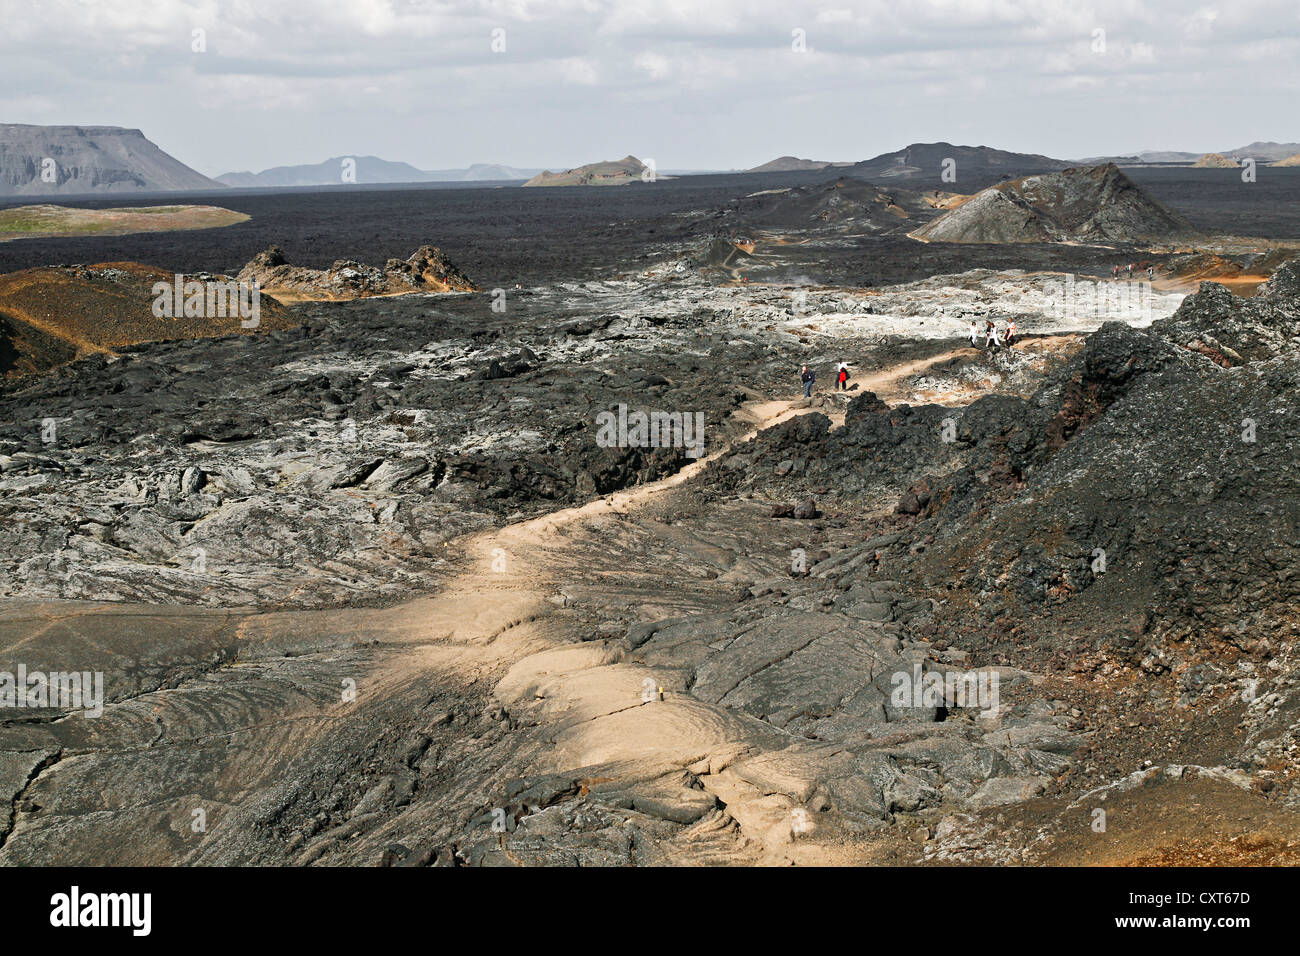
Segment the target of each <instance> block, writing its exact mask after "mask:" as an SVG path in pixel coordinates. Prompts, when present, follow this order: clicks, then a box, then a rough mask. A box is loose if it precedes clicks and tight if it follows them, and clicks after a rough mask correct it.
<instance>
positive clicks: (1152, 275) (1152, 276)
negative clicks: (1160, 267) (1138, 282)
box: [1147, 266, 1156, 282]
mask: <svg viewBox="0 0 1300 956" xmlns="http://www.w3.org/2000/svg"><path fill="white" fill-rule="evenodd" d="M1147 281H1148V282H1155V281H1156V267H1155V266H1147Z"/></svg>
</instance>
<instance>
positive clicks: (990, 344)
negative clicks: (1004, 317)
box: [984, 319, 998, 349]
mask: <svg viewBox="0 0 1300 956" xmlns="http://www.w3.org/2000/svg"><path fill="white" fill-rule="evenodd" d="M997 344H998V330H997V326H995V325H994V324H993V320H992V319H989V320H988V321H987V322H986V323H984V347H985V348H986V349H996V348H997Z"/></svg>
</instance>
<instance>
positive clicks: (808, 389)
mask: <svg viewBox="0 0 1300 956" xmlns="http://www.w3.org/2000/svg"><path fill="white" fill-rule="evenodd" d="M799 381H801V382H803V397H804V398H812V387H813V382H815V381H817V373H816V372H814V371H813V370H812V369H810V368H809V367H808V366H807V365H805V366H804V367H803V374H802V375H800V376H799Z"/></svg>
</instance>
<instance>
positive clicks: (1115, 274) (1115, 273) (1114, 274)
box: [1110, 266, 1119, 279]
mask: <svg viewBox="0 0 1300 956" xmlns="http://www.w3.org/2000/svg"><path fill="white" fill-rule="evenodd" d="M1110 277H1111V278H1112V279H1118V278H1119V266H1111V267H1110Z"/></svg>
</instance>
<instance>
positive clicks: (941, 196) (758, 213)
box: [726, 177, 952, 235]
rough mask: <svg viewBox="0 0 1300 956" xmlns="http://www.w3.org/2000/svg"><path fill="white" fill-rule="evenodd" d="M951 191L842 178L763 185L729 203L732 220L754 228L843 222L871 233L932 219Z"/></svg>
mask: <svg viewBox="0 0 1300 956" xmlns="http://www.w3.org/2000/svg"><path fill="white" fill-rule="evenodd" d="M951 198H952V194H950V193H939V192H936V191H934V190H931V191H930V192H927V193H921V192H917V191H913V190H910V189H899V188H892V187H885V186H876V185H873V184H871V183H864V182H862V181H861V180H860V179H851V178H848V177H841V178H840V179H837V180H835V181H834V182H830V183H815V184H812V185H808V186H795V187H792V188H789V189H773V190H764V191H762V192H758V193H752V194H750V195H748V196H745V197H744V198H742V199H738V200H736V201H734V202H732V203H730V204H729V205H728V206H727V207H726V210H727V215H728V216H730V217H733V218H732V219H731V221H732V222H734V223H736V224H739V225H742V226H745V227H747V228H750V229H778V230H796V229H811V228H824V227H828V226H829V227H836V226H838V227H841V228H842V229H843V230H844V231H853V232H860V233H868V234H872V235H878V234H885V233H896V232H905V231H907V230H908V229H915V228H916V226H917V223H918V222H925V221H927V220H929V219H932V218H934V216H936V215H937V214H938V213H939V212H941V211H942V208H943V204H944V203H945V202H948V201H950V200H951Z"/></svg>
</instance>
